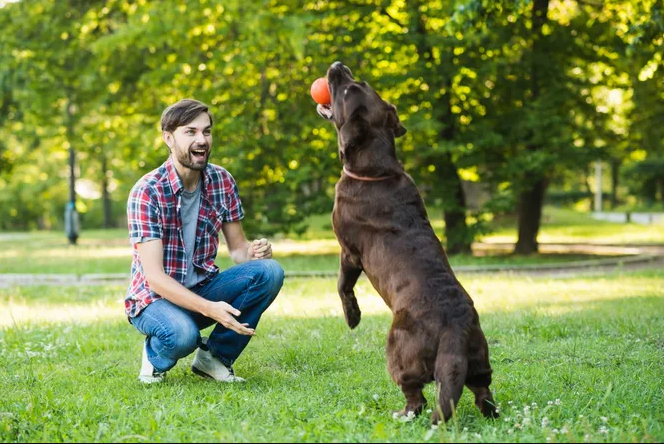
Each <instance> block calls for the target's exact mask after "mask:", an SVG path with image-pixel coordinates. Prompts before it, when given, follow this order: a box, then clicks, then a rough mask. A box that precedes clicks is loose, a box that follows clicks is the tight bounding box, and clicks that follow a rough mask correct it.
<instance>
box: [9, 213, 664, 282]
mask: <svg viewBox="0 0 664 444" xmlns="http://www.w3.org/2000/svg"><path fill="white" fill-rule="evenodd" d="M429 213H430V215H431V217H432V224H433V226H434V228H435V229H436V232H437V233H439V234H440V235H442V232H443V222H442V219H441V218H440V214H441V213H440V211H430V212H429ZM310 222H311V227H310V229H309V231H308V232H307V233H305V235H303V236H302V237H301V238H297V239H284V238H282V237H276V238H275V239H272V241H273V243H274V257H275V259H277V260H279V262H280V263H281V264H282V266H283V267H284V269H285V270H286V271H334V270H336V269H337V268H338V264H339V259H338V253H339V245H338V243H337V241H336V239H335V237H334V233H333V232H332V231H331V226H330V217H329V215H319V216H312V217H311V220H310ZM496 230H497V231H496V232H495V233H493V234H491V235H489V236H486V237H485V238H483V239H482V240H483V241H486V242H515V241H516V230H515V228H514V226H513V221H511V220H502V221H500V223H498V222H496ZM539 240H540V242H543V243H546V242H581V243H618V244H620V243H625V244H627V243H664V225H652V226H643V225H637V224H614V223H609V222H603V221H596V220H594V219H591V218H590V217H589V216H588V215H586V214H583V213H579V212H575V211H571V210H564V209H558V208H552V207H547V208H545V212H544V217H543V227H542V230H541V234H540V237H539ZM588 258H589V256H587V255H581V254H549V253H543V254H539V255H534V256H529V257H523V256H514V255H509V254H505V253H500V252H497V253H494V254H491V255H488V256H469V255H465V256H464V255H460V256H454V257H451V258H450V262H451V263H452V265H453V266H460V265H494V264H511V265H523V264H536V263H551V262H565V261H575V260H583V259H588ZM130 265H131V246H130V245H129V242H128V240H127V232H126V230H124V229H116V230H87V231H83V232H82V234H81V237H80V239H79V245H77V246H70V245H68V243H67V240H66V238H65V236H64V234H63V233H60V232H35V233H7V234H0V273H73V274H79V275H80V274H88V273H128V272H129V268H130ZM217 265H219V267H221V268H227V267H228V266H231V265H232V262H231V260H230V258H229V257H228V254H227V252H226V249H225V247H224V246H223V245H222V246H220V249H219V256H218V258H217Z"/></svg>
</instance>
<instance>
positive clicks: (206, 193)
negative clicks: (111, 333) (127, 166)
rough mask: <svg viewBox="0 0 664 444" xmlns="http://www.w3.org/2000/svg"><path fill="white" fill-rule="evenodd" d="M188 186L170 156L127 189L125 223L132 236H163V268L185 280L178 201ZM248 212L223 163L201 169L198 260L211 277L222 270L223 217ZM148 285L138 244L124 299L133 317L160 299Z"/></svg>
mask: <svg viewBox="0 0 664 444" xmlns="http://www.w3.org/2000/svg"><path fill="white" fill-rule="evenodd" d="M183 191H184V186H183V185H182V180H181V179H180V176H178V173H177V171H176V169H175V165H174V164H173V160H172V159H171V157H169V158H168V160H167V161H166V162H165V163H164V164H163V165H162V166H160V167H159V168H157V169H156V170H154V171H152V172H150V173H148V174H146V175H145V176H143V178H141V180H139V181H138V182H137V183H136V185H134V187H133V188H132V190H131V193H129V199H128V201H127V223H128V225H129V237H130V238H137V237H144V238H159V239H161V240H162V242H163V244H164V271H165V272H166V274H168V275H169V276H171V277H172V278H173V279H175V280H176V281H178V282H179V283H181V284H183V285H184V282H185V275H186V273H187V263H186V260H185V251H184V240H183V234H182V231H181V230H182V217H181V214H180V206H181V203H182V192H183ZM243 217H244V213H243V211H242V204H241V202H240V196H239V194H238V190H237V185H236V184H235V180H234V179H233V176H231V175H230V173H229V172H228V171H226V170H225V169H224V168H222V167H220V166H217V165H213V164H211V163H209V164H208V166H207V168H206V170H205V172H203V183H202V188H201V204H200V209H199V212H198V226H197V229H196V245H195V247H194V256H193V261H194V265H195V266H196V267H198V268H199V269H202V270H203V271H204V273H205V274H206V276H207V277H208V278H211V277H213V276H214V275H215V274H217V273H218V272H219V268H218V267H217V266H216V265H215V264H214V260H215V258H216V257H217V248H218V246H219V230H220V229H221V225H222V223H223V222H235V221H239V220H240V219H242V218H243ZM160 298H161V296H159V295H158V294H157V293H155V292H153V291H151V290H150V285H149V284H148V281H147V280H146V279H145V274H144V273H143V267H142V266H141V261H140V259H139V256H138V249H137V246H136V245H135V244H134V254H133V259H132V264H131V283H130V284H129V289H128V290H127V296H126V298H125V312H126V314H127V316H129V317H134V316H136V315H138V314H139V313H140V312H141V310H143V309H144V308H145V307H147V306H148V304H150V303H151V302H154V301H155V300H157V299H160Z"/></svg>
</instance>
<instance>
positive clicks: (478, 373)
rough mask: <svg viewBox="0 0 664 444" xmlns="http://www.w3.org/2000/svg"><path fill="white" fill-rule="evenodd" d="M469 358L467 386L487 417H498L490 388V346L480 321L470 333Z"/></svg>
mask: <svg viewBox="0 0 664 444" xmlns="http://www.w3.org/2000/svg"><path fill="white" fill-rule="evenodd" d="M468 355H469V359H468V375H467V377H466V386H467V387H468V388H469V389H470V391H472V392H473V394H474V395H475V405H476V406H477V408H478V409H480V412H482V414H483V415H484V416H485V417H487V418H497V417H498V411H497V410H496V404H495V402H494V400H493V396H492V395H491V390H489V385H490V384H491V373H492V372H493V370H491V364H490V363H489V347H488V345H487V342H486V338H485V337H484V333H483V332H482V330H481V329H480V327H479V322H478V324H477V326H476V327H475V328H473V330H472V331H471V334H470V347H469V353H468Z"/></svg>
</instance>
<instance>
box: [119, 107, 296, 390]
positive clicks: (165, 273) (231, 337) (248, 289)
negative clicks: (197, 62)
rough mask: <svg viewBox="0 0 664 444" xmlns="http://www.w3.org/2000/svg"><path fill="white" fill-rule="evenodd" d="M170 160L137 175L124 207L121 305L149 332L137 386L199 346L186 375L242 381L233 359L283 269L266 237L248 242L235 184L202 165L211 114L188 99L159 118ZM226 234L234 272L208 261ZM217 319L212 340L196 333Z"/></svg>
mask: <svg viewBox="0 0 664 444" xmlns="http://www.w3.org/2000/svg"><path fill="white" fill-rule="evenodd" d="M161 129H162V137H163V139H164V142H166V145H167V146H168V150H169V153H170V155H169V157H168V159H167V160H166V162H165V163H164V164H163V165H162V166H161V167H159V168H157V169H156V170H154V171H152V172H150V173H148V174H147V175H145V176H144V177H143V178H141V179H140V180H139V181H138V182H137V183H136V185H134V187H133V188H132V190H131V193H130V195H129V199H128V202H127V216H128V225H129V237H130V240H131V242H132V244H133V245H134V254H133V262H132V267H131V274H132V279H131V284H130V286H129V290H128V292H127V297H126V299H125V310H126V313H127V316H128V317H129V322H131V324H133V325H134V327H136V329H138V331H140V332H141V333H143V334H144V335H146V336H147V338H146V339H145V343H144V345H143V363H142V367H141V371H140V374H139V380H140V381H142V382H144V383H153V382H161V381H162V380H163V378H164V376H165V374H166V372H167V371H168V370H170V369H171V368H173V366H175V364H176V363H177V361H178V360H179V359H181V358H184V357H185V356H187V355H189V354H190V353H192V352H193V351H194V350H196V356H195V358H194V361H193V363H192V371H193V372H194V373H196V374H198V375H201V376H205V377H209V378H213V379H216V380H218V381H224V382H237V381H244V379H242V378H240V377H238V376H235V372H234V371H233V367H232V365H233V363H234V362H235V360H236V359H237V358H238V356H239V355H240V353H242V351H243V350H244V348H245V347H246V346H247V344H248V343H249V339H251V336H253V335H254V333H255V328H256V325H257V324H258V321H259V320H260V317H261V315H262V314H263V312H264V311H265V310H266V309H267V308H268V307H269V306H270V304H271V303H272V301H273V300H274V298H275V297H276V296H277V293H279V290H280V289H281V285H282V284H283V278H284V272H283V270H282V269H281V267H280V266H279V264H277V262H276V261H274V260H272V259H270V258H271V257H272V246H271V245H270V243H269V242H268V241H267V240H266V239H260V240H254V241H253V242H251V243H250V242H248V241H247V240H246V238H245V235H244V232H243V230H242V225H241V223H240V220H241V219H242V218H243V217H244V213H243V210H242V204H241V202H240V197H239V194H238V189H237V186H236V184H235V180H234V179H233V177H232V176H231V175H230V173H229V172H228V171H226V170H225V169H224V168H221V167H219V166H217V165H213V164H211V163H208V159H209V157H210V152H211V149H212V133H211V129H212V115H211V114H210V112H209V111H208V107H207V106H206V105H205V104H203V103H201V102H198V101H195V100H190V99H185V100H181V101H179V102H177V103H176V104H174V105H171V106H169V107H168V108H166V110H165V111H164V112H163V114H162V117H161ZM219 230H221V231H222V233H223V235H224V238H225V240H226V245H227V247H228V251H229V252H230V256H231V258H232V259H233V261H234V262H235V263H236V264H239V265H237V266H234V267H232V268H230V269H228V270H225V271H223V272H220V271H219V268H217V266H216V265H215V264H214V260H215V258H216V256H217V247H218V245H219ZM215 323H216V326H215V328H214V330H213V331H212V333H211V334H210V337H209V338H202V337H201V335H200V330H202V329H204V328H207V327H209V326H210V325H213V324H215Z"/></svg>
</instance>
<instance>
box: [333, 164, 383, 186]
mask: <svg viewBox="0 0 664 444" xmlns="http://www.w3.org/2000/svg"><path fill="white" fill-rule="evenodd" d="M344 173H345V174H346V175H347V176H348V177H352V178H353V179H357V180H364V181H367V182H378V181H381V180H387V179H391V178H393V177H394V175H392V176H380V177H367V176H358V175H357V174H355V173H351V172H350V171H348V168H346V166H345V165H344Z"/></svg>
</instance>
